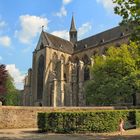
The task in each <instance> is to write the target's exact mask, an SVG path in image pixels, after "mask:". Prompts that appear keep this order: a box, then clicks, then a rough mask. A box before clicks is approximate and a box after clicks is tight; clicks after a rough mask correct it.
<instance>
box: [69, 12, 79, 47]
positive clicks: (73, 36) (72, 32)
mask: <svg viewBox="0 0 140 140" xmlns="http://www.w3.org/2000/svg"><path fill="white" fill-rule="evenodd" d="M69 35H70V41H71V42H72V43H73V44H75V43H76V42H77V30H76V27H75V23H74V16H73V15H72V20H71V26H70V31H69Z"/></svg>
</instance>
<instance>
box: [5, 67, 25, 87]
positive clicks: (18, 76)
mask: <svg viewBox="0 0 140 140" xmlns="http://www.w3.org/2000/svg"><path fill="white" fill-rule="evenodd" d="M6 69H7V70H8V72H9V74H10V75H11V76H12V78H13V79H14V84H15V86H16V88H17V89H23V80H24V77H25V75H24V74H22V73H21V72H20V70H19V69H18V68H16V65H15V64H9V65H6Z"/></svg>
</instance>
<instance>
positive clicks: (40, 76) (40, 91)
mask: <svg viewBox="0 0 140 140" xmlns="http://www.w3.org/2000/svg"><path fill="white" fill-rule="evenodd" d="M43 76H44V56H43V55H41V56H40V57H39V59H38V68H37V99H42V97H43Z"/></svg>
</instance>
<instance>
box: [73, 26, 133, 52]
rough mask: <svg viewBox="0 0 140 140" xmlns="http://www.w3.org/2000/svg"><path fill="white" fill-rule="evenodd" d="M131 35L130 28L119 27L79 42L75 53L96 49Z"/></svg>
mask: <svg viewBox="0 0 140 140" xmlns="http://www.w3.org/2000/svg"><path fill="white" fill-rule="evenodd" d="M129 35H130V31H129V30H128V28H126V27H122V26H117V27H115V28H112V29H109V30H107V31H104V32H101V33H99V34H96V35H93V36H91V37H88V38H85V39H83V40H80V41H78V42H77V43H76V45H75V47H74V52H76V51H80V50H83V49H84V48H90V47H96V46H98V45H101V44H103V43H109V42H111V41H113V40H117V39H120V38H122V37H124V36H129Z"/></svg>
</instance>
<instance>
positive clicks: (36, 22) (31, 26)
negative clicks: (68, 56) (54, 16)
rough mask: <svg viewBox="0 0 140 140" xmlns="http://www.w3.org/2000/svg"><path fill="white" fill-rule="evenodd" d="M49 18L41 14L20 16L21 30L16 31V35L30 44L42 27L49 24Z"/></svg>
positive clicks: (23, 41)
mask: <svg viewBox="0 0 140 140" xmlns="http://www.w3.org/2000/svg"><path fill="white" fill-rule="evenodd" d="M48 22H49V21H48V19H47V18H43V17H39V16H31V15H22V16H20V26H21V29H20V30H19V31H15V36H16V37H17V38H18V39H19V40H20V41H21V42H22V43H25V44H28V43H30V42H31V41H32V39H33V38H34V37H36V36H37V34H38V33H40V31H41V27H42V26H45V28H47V26H48Z"/></svg>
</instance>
